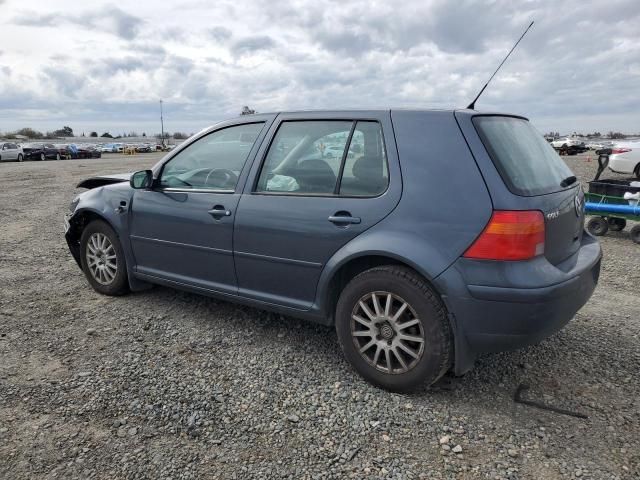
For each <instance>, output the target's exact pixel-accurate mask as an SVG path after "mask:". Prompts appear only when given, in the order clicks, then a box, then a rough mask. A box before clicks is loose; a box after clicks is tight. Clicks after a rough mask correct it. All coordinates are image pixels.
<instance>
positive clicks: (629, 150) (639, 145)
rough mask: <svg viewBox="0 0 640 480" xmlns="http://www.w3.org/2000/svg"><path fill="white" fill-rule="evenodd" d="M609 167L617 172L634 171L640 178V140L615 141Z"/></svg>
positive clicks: (628, 172)
mask: <svg viewBox="0 0 640 480" xmlns="http://www.w3.org/2000/svg"><path fill="white" fill-rule="evenodd" d="M609 169H610V170H611V171H613V172H616V173H627V174H631V173H633V174H634V175H635V176H636V177H637V178H639V179H640V141H636V142H616V143H614V144H613V147H612V148H611V155H609Z"/></svg>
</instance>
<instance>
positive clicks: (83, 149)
mask: <svg viewBox="0 0 640 480" xmlns="http://www.w3.org/2000/svg"><path fill="white" fill-rule="evenodd" d="M76 148H77V149H78V158H100V157H102V152H101V151H99V150H98V149H97V148H96V147H95V146H94V145H86V144H80V145H77V144H76Z"/></svg>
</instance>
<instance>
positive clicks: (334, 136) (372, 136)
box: [234, 112, 401, 309]
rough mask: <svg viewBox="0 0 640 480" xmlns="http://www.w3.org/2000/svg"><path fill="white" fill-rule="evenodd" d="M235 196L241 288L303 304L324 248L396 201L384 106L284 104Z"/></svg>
mask: <svg viewBox="0 0 640 480" xmlns="http://www.w3.org/2000/svg"><path fill="white" fill-rule="evenodd" d="M269 138H270V139H271V140H270V141H269V142H267V141H265V142H263V147H262V148H261V149H260V151H259V152H258V156H257V158H256V161H255V162H254V165H253V167H252V171H251V175H250V178H249V180H248V182H247V185H246V187H245V191H244V194H243V195H242V198H241V199H240V204H239V206H238V214H237V216H236V222H235V227H234V228H235V231H234V257H235V264H236V272H237V275H238V287H239V294H240V295H243V296H247V297H250V298H254V299H258V300H261V301H265V302H269V303H274V304H279V305H285V306H289V307H293V308H299V309H308V308H310V307H311V305H312V304H313V300H314V298H315V292H316V286H317V283H318V278H319V276H320V273H321V272H322V269H323V267H324V265H325V264H326V262H327V261H328V260H329V258H331V256H332V255H333V254H334V253H335V252H336V251H337V250H338V249H339V248H341V247H342V246H343V245H345V244H346V243H347V242H349V241H350V240H351V239H353V238H354V237H356V236H357V235H359V234H360V233H362V232H364V231H365V230H366V229H368V228H370V227H371V226H373V225H374V224H376V223H377V222H379V221H380V220H382V219H383V218H384V217H385V216H386V215H388V214H389V213H390V212H391V211H392V210H393V208H394V206H395V205H396V204H397V202H398V200H399V198H400V193H401V180H400V169H399V165H398V158H397V154H396V147H395V143H394V138H393V133H392V128H391V120H390V115H389V112H371V113H363V114H360V115H354V114H353V113H345V114H340V113H335V114H326V113H318V114H311V115H310V114H282V115H280V116H279V117H278V118H277V120H276V122H274V124H273V126H272V127H271V129H270V132H269Z"/></svg>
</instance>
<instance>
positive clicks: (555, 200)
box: [456, 113, 584, 265]
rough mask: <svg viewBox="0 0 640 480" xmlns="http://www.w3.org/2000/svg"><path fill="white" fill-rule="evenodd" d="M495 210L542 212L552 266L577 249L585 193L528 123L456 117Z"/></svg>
mask: <svg viewBox="0 0 640 480" xmlns="http://www.w3.org/2000/svg"><path fill="white" fill-rule="evenodd" d="M456 117H457V118H458V121H459V124H460V126H461V127H462V129H463V133H464V134H465V137H466V138H467V141H468V142H469V145H470V146H471V147H472V151H473V153H474V156H475V157H476V161H477V162H478V164H479V166H480V169H481V171H482V173H483V176H484V177H485V181H486V182H487V184H488V186H489V190H490V193H491V198H492V200H493V203H494V208H495V209H497V210H540V211H542V213H543V214H544V216H545V253H544V254H545V256H546V258H547V259H548V260H549V262H551V263H552V264H554V265H556V264H559V263H561V262H562V261H563V260H565V259H567V258H568V257H570V256H571V255H572V254H574V253H575V252H576V251H577V250H578V249H579V248H580V245H581V240H582V233H583V229H584V227H583V225H584V193H583V191H582V188H581V186H580V183H579V182H578V180H577V178H576V177H575V176H574V174H573V173H572V172H571V170H570V169H569V167H567V165H566V164H565V163H564V161H563V160H562V158H560V156H559V155H558V154H557V153H556V152H555V151H554V149H553V147H551V146H550V145H549V144H548V142H546V141H545V140H544V138H543V136H542V135H541V134H540V133H539V132H537V130H535V129H534V128H533V127H532V126H531V124H530V123H529V121H528V120H526V119H523V118H520V117H511V116H504V115H473V116H469V115H468V114H460V113H457V114H456Z"/></svg>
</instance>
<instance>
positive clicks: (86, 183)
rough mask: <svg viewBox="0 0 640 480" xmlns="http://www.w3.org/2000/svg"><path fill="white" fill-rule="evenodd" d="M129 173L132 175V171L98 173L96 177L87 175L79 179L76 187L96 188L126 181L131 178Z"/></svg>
mask: <svg viewBox="0 0 640 480" xmlns="http://www.w3.org/2000/svg"><path fill="white" fill-rule="evenodd" d="M131 175H133V173H132V172H129V173H113V174H111V175H100V176H97V177H89V178H87V179H85V180H83V181H81V182H80V183H79V184H78V185H77V187H78V188H87V189H89V190H90V189H92V188H97V187H103V186H105V185H112V184H114V183H122V182H128V181H129V179H130V178H131Z"/></svg>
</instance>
